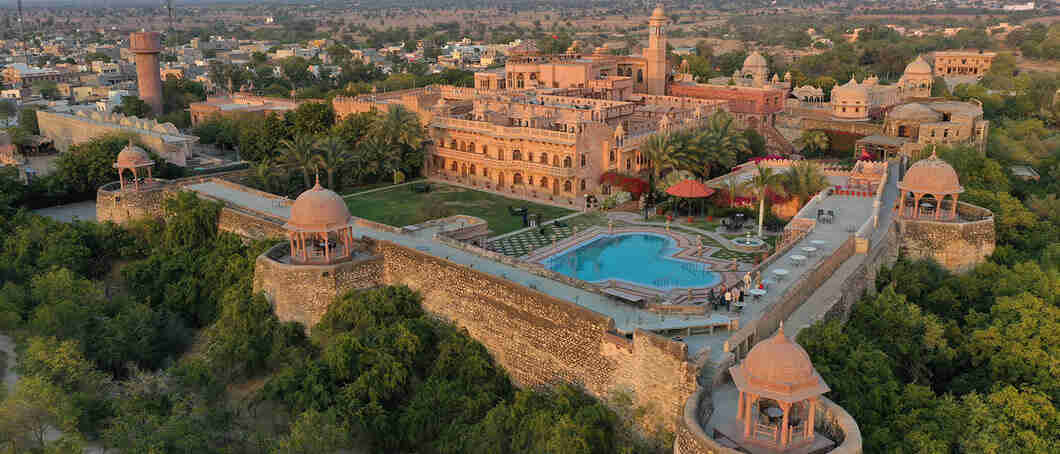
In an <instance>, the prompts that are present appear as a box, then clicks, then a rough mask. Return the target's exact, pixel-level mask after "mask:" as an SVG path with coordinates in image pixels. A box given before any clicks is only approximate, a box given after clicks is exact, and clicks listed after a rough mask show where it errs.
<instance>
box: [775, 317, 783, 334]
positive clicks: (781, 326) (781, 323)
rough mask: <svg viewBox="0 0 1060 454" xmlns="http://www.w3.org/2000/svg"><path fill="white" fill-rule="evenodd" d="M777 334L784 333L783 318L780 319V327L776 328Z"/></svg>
mask: <svg viewBox="0 0 1060 454" xmlns="http://www.w3.org/2000/svg"><path fill="white" fill-rule="evenodd" d="M777 334H779V335H781V336H783V335H784V320H781V321H780V328H777Z"/></svg>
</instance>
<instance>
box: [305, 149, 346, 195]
mask: <svg viewBox="0 0 1060 454" xmlns="http://www.w3.org/2000/svg"><path fill="white" fill-rule="evenodd" d="M317 151H318V152H319V154H317V155H316V156H314V158H315V159H314V162H315V165H316V167H317V168H318V169H324V171H325V172H327V174H328V189H331V190H332V191H334V190H335V171H336V170H338V169H340V168H342V167H343V166H345V165H346V163H347V162H349V160H350V153H349V149H347V148H346V143H345V141H343V140H342V138H341V137H338V136H328V137H325V138H323V139H321V140H320V141H319V142H317Z"/></svg>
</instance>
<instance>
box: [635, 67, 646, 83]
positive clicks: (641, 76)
mask: <svg viewBox="0 0 1060 454" xmlns="http://www.w3.org/2000/svg"><path fill="white" fill-rule="evenodd" d="M637 83H638V84H642V83H644V70H643V69H637Z"/></svg>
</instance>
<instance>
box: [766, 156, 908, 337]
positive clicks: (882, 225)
mask: <svg viewBox="0 0 1060 454" xmlns="http://www.w3.org/2000/svg"><path fill="white" fill-rule="evenodd" d="M896 200H898V164H897V163H891V165H890V167H889V169H888V171H887V184H886V185H884V190H883V197H881V198H880V206H881V207H882V208H883V209H882V210H880V211H881V215H880V219H879V221H878V224H877V227H876V230H875V231H874V232H873V233H872V237H871V238H872V239H871V243H870V248H873V249H875V248H876V247H877V246H879V245H880V243H881V242H882V241H883V239H884V238H883V235H884V234H885V233H886V232H887V229H888V228H889V227H890V224H891V223H892V222H894V212H893V210H891V209H890V208H891V207H893V206H894V203H895V201H896ZM867 259H868V254H856V255H854V256H853V257H851V258H850V259H849V260H847V261H846V262H844V263H843V265H842V266H840V267H839V268H838V269H836V271H835V273H832V276H831V277H829V278H828V280H827V281H825V282H824V283H823V284H821V286H820V287H818V288H817V290H816V291H815V292H814V293H813V294H812V295H810V297H809V298H807V299H806V302H804V303H803V304H802V305H801V306H799V308H798V309H796V310H795V312H792V314H791V315H790V316H789V317H788V319H787V321H785V325H786V326H789V327H791V330H788V331H787V333H788V335H789V336H791V337H795V336H796V335H798V333H799V331H801V330H802V329H803V328H807V327H809V326H810V325H812V324H813V323H815V322H817V321H818V320H820V319H821V317H823V316H824V314H825V313H826V312H827V311H828V309H830V307H829V305H831V304H832V303H833V302H834V301H835V296H836V295H838V294H839V293H841V292H842V291H843V284H844V282H846V280H847V278H848V277H850V275H851V274H852V273H853V272H854V271H855V270H857V269H858V267H860V266H861V264H862V263H864V261H865V260H867Z"/></svg>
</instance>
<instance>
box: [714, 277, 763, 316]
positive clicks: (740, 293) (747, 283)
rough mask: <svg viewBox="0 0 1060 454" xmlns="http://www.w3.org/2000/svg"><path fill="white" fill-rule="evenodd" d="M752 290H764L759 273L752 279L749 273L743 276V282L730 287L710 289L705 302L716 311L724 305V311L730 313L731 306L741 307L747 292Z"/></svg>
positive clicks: (723, 286)
mask: <svg viewBox="0 0 1060 454" xmlns="http://www.w3.org/2000/svg"><path fill="white" fill-rule="evenodd" d="M752 288H758V289H765V284H764V283H763V282H762V273H761V272H758V273H756V275H755V276H754V277H752V276H751V273H747V274H745V275H744V277H743V280H742V281H741V282H740V283H738V284H736V285H734V286H732V287H727V286H725V285H722V286H721V287H718V288H716V289H715V288H712V289H710V293H708V294H707V302H709V303H710V306H711V308H712V309H713V310H718V308H719V307H721V306H722V305H725V310H726V311H729V312H731V311H732V307H733V305H736V307H737V308H740V307H743V303H744V298H745V297H746V294H747V291H748V290H751V289H752Z"/></svg>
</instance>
